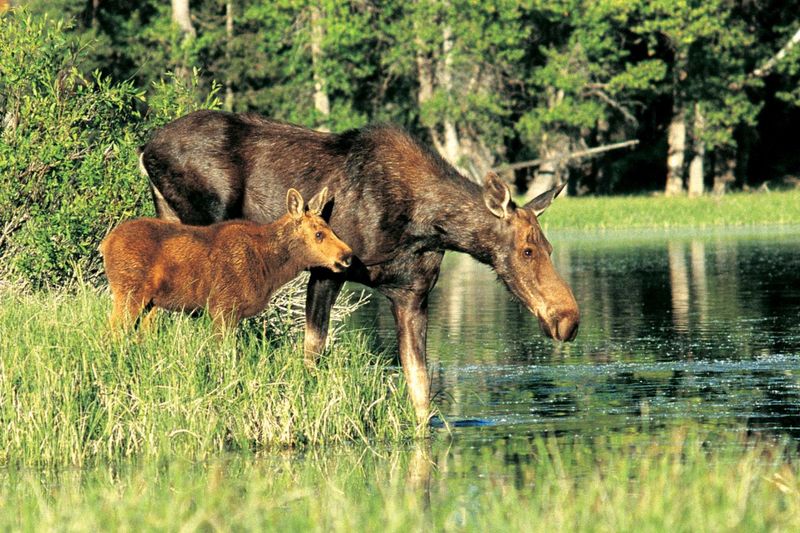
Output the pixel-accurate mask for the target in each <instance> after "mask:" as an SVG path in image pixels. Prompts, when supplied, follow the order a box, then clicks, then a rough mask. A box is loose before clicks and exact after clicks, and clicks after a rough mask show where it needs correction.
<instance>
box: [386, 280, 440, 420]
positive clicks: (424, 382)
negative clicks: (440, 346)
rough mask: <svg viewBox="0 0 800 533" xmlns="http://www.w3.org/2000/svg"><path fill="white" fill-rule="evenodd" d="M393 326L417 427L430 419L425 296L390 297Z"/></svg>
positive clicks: (426, 304) (426, 297)
mask: <svg viewBox="0 0 800 533" xmlns="http://www.w3.org/2000/svg"><path fill="white" fill-rule="evenodd" d="M390 299H391V302H392V312H393V313H394V319H395V322H396V323H397V341H398V344H399V348H400V362H401V363H402V365H403V373H404V374H405V377H406V382H407V383H408V392H409V395H410V396H411V402H412V403H413V405H414V410H415V411H416V413H417V422H418V423H419V424H420V426H424V425H427V423H428V419H429V418H430V393H431V380H430V377H429V376H428V366H427V356H426V353H425V343H426V337H427V334H428V293H427V291H425V292H424V293H416V292H409V293H402V294H393V295H392V296H390Z"/></svg>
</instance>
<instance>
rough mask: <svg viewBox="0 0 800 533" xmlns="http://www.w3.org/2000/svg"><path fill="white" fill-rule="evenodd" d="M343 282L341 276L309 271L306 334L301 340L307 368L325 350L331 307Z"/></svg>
mask: <svg viewBox="0 0 800 533" xmlns="http://www.w3.org/2000/svg"><path fill="white" fill-rule="evenodd" d="M343 284H344V280H343V279H341V278H331V277H330V276H326V275H325V273H324V272H322V271H316V270H312V271H311V278H310V279H309V280H308V291H307V293H306V334H305V339H304V341H303V351H304V353H305V363H306V366H307V367H308V368H315V367H316V366H317V360H318V359H319V356H320V354H321V353H322V352H324V351H325V341H326V339H327V338H328V325H329V322H330V318H331V308H332V307H333V304H334V303H335V302H336V297H337V296H339V291H341V290H342V285H343Z"/></svg>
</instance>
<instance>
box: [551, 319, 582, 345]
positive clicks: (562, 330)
mask: <svg viewBox="0 0 800 533" xmlns="http://www.w3.org/2000/svg"><path fill="white" fill-rule="evenodd" d="M556 324H557V325H556V327H557V338H558V339H559V340H562V341H567V342H569V341H572V340H575V337H576V336H577V335H578V324H579V322H578V320H576V319H574V318H573V317H569V316H567V317H564V318H562V319H561V320H559V321H558V322H557V323H556Z"/></svg>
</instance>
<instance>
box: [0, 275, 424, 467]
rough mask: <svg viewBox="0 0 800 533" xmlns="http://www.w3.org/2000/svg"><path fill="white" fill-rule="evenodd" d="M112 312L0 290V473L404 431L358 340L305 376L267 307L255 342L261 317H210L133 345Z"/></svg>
mask: <svg viewBox="0 0 800 533" xmlns="http://www.w3.org/2000/svg"><path fill="white" fill-rule="evenodd" d="M110 305H111V301H110V297H109V296H108V295H107V294H106V293H105V292H98V291H94V290H91V289H87V288H83V289H79V290H78V291H77V294H70V293H66V292H64V293H33V294H28V293H19V292H15V291H8V290H7V291H5V292H0V428H2V430H0V466H1V465H40V466H64V465H84V464H87V463H92V462H95V461H98V460H102V461H116V460H120V459H124V458H127V457H134V456H135V457H150V458H156V457H160V456H165V455H172V454H179V455H182V456H185V457H193V458H204V457H209V456H211V455H214V454H218V453H220V452H224V451H249V450H259V449H264V448H270V449H274V448H276V447H278V448H286V447H299V446H306V445H319V444H331V443H341V442H349V441H354V440H356V441H361V440H363V441H366V440H370V441H373V440H376V441H391V442H397V441H402V440H404V439H406V438H409V437H410V435H412V434H413V431H414V422H413V420H414V418H413V410H412V409H411V408H410V406H409V402H408V401H407V399H406V392H405V387H404V382H403V380H402V377H401V376H398V375H397V371H396V370H394V369H392V368H391V367H390V366H389V364H390V361H389V359H388V358H386V357H382V356H379V355H376V354H375V353H373V352H372V351H371V350H370V348H369V343H368V342H367V340H366V339H365V338H364V336H363V335H360V334H358V333H349V334H343V335H341V336H340V338H339V339H337V341H336V342H335V343H333V348H332V349H331V351H330V353H329V354H327V355H326V356H324V357H323V359H322V362H321V365H320V367H319V368H318V369H317V371H315V372H309V371H308V370H307V369H306V368H305V366H304V364H303V357H302V353H301V350H302V349H301V342H300V339H301V337H300V336H299V335H296V334H294V333H287V331H290V330H292V329H293V326H292V325H291V324H290V325H287V324H285V323H284V322H285V321H284V322H282V321H281V320H280V317H279V316H274V315H275V314H280V311H278V310H276V311H275V313H273V315H271V316H270V320H271V324H276V323H277V324H278V326H277V329H275V326H271V327H270V328H267V329H268V331H267V338H266V340H264V339H262V338H261V337H262V335H261V329H262V323H261V322H260V321H253V322H250V323H249V324H247V325H245V326H243V327H242V328H241V329H240V330H239V332H238V335H236V336H233V335H231V336H229V337H228V338H226V339H224V340H221V339H219V338H216V337H214V335H213V330H212V328H211V326H210V324H209V323H208V320H205V319H192V318H190V317H188V316H183V315H180V314H172V315H169V316H162V317H161V318H160V320H159V324H158V328H157V330H156V331H155V332H151V334H148V335H143V336H142V337H141V338H138V337H136V336H135V335H132V336H116V337H115V336H113V335H111V333H110V331H109V329H108V326H107V318H108V313H109V310H110ZM281 324H283V325H281ZM295 329H296V328H295Z"/></svg>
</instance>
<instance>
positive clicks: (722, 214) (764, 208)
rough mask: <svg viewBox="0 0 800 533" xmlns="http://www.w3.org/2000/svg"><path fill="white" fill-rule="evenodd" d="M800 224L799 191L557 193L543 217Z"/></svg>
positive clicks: (663, 223)
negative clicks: (685, 194)
mask: <svg viewBox="0 0 800 533" xmlns="http://www.w3.org/2000/svg"><path fill="white" fill-rule="evenodd" d="M779 224H800V190H794V191H780V192H770V193H733V194H726V195H724V196H721V197H712V196H705V197H701V198H686V197H680V198H665V197H663V196H623V197H620V196H613V197H602V196H600V197H597V196H594V197H581V198H559V199H558V200H557V201H555V202H553V205H552V206H550V207H549V208H548V211H547V212H546V213H545V214H544V215H543V216H542V225H543V227H544V228H545V230H547V229H587V230H593V229H626V228H685V227H712V226H717V227H724V226H753V225H779Z"/></svg>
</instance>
